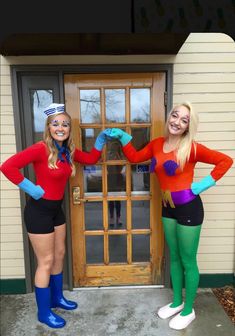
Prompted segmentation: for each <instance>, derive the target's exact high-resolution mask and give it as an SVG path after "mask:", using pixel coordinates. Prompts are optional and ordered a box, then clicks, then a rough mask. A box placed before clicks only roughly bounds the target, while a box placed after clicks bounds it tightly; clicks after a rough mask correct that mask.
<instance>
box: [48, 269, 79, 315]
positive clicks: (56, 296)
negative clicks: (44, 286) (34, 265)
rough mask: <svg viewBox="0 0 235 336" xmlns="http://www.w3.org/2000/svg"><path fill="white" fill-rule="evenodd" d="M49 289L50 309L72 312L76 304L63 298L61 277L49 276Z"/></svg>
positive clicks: (60, 274)
mask: <svg viewBox="0 0 235 336" xmlns="http://www.w3.org/2000/svg"><path fill="white" fill-rule="evenodd" d="M49 286H50V288H51V307H52V308H56V307H59V308H63V309H66V310H73V309H76V308H77V306H78V305H77V303H76V302H74V301H69V300H66V299H65V298H64V296H63V275H62V273H59V274H51V276H50V285H49Z"/></svg>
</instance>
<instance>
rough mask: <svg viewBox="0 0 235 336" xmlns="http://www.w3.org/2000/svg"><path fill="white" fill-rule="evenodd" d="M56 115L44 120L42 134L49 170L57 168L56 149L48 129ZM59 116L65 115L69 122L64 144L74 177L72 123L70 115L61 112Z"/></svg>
mask: <svg viewBox="0 0 235 336" xmlns="http://www.w3.org/2000/svg"><path fill="white" fill-rule="evenodd" d="M58 114H59V113H58ZM58 114H53V115H51V116H49V117H48V118H47V119H46V122H45V130H44V134H43V140H44V142H45V144H46V146H47V148H48V151H49V156H48V167H49V168H51V169H58V166H57V164H56V162H57V160H58V149H57V148H56V146H55V145H54V142H53V138H52V136H51V133H50V129H49V124H50V122H51V121H52V120H53V119H54V118H55V116H56V115H58ZM60 114H63V115H66V117H68V118H69V122H70V133H69V137H68V139H67V140H66V144H67V147H68V149H69V152H70V158H71V162H70V164H71V168H72V174H71V175H72V176H74V175H75V174H76V167H75V164H74V161H73V156H74V151H75V144H74V142H73V139H72V123H71V121H72V120H71V117H70V115H69V114H68V113H67V112H63V113H60Z"/></svg>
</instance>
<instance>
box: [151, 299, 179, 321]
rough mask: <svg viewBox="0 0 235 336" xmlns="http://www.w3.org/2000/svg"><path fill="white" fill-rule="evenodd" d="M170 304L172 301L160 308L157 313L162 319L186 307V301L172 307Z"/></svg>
mask: <svg viewBox="0 0 235 336" xmlns="http://www.w3.org/2000/svg"><path fill="white" fill-rule="evenodd" d="M170 305H172V302H171V303H169V304H168V305H166V306H164V307H162V308H160V309H159V310H158V312H157V314H158V316H159V317H160V318H161V319H166V318H168V317H171V316H173V315H175V314H177V313H178V312H180V311H181V310H182V309H183V308H184V303H182V304H181V305H180V306H178V307H175V308H171V307H170Z"/></svg>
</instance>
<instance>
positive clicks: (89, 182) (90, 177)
mask: <svg viewBox="0 0 235 336" xmlns="http://www.w3.org/2000/svg"><path fill="white" fill-rule="evenodd" d="M83 181H84V192H85V193H101V192H102V168H101V166H97V165H94V166H84V168H83Z"/></svg>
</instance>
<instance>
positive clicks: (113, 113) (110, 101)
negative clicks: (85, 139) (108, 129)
mask: <svg viewBox="0 0 235 336" xmlns="http://www.w3.org/2000/svg"><path fill="white" fill-rule="evenodd" d="M105 108H106V122H107V123H123V122H125V89H106V90H105Z"/></svg>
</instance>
